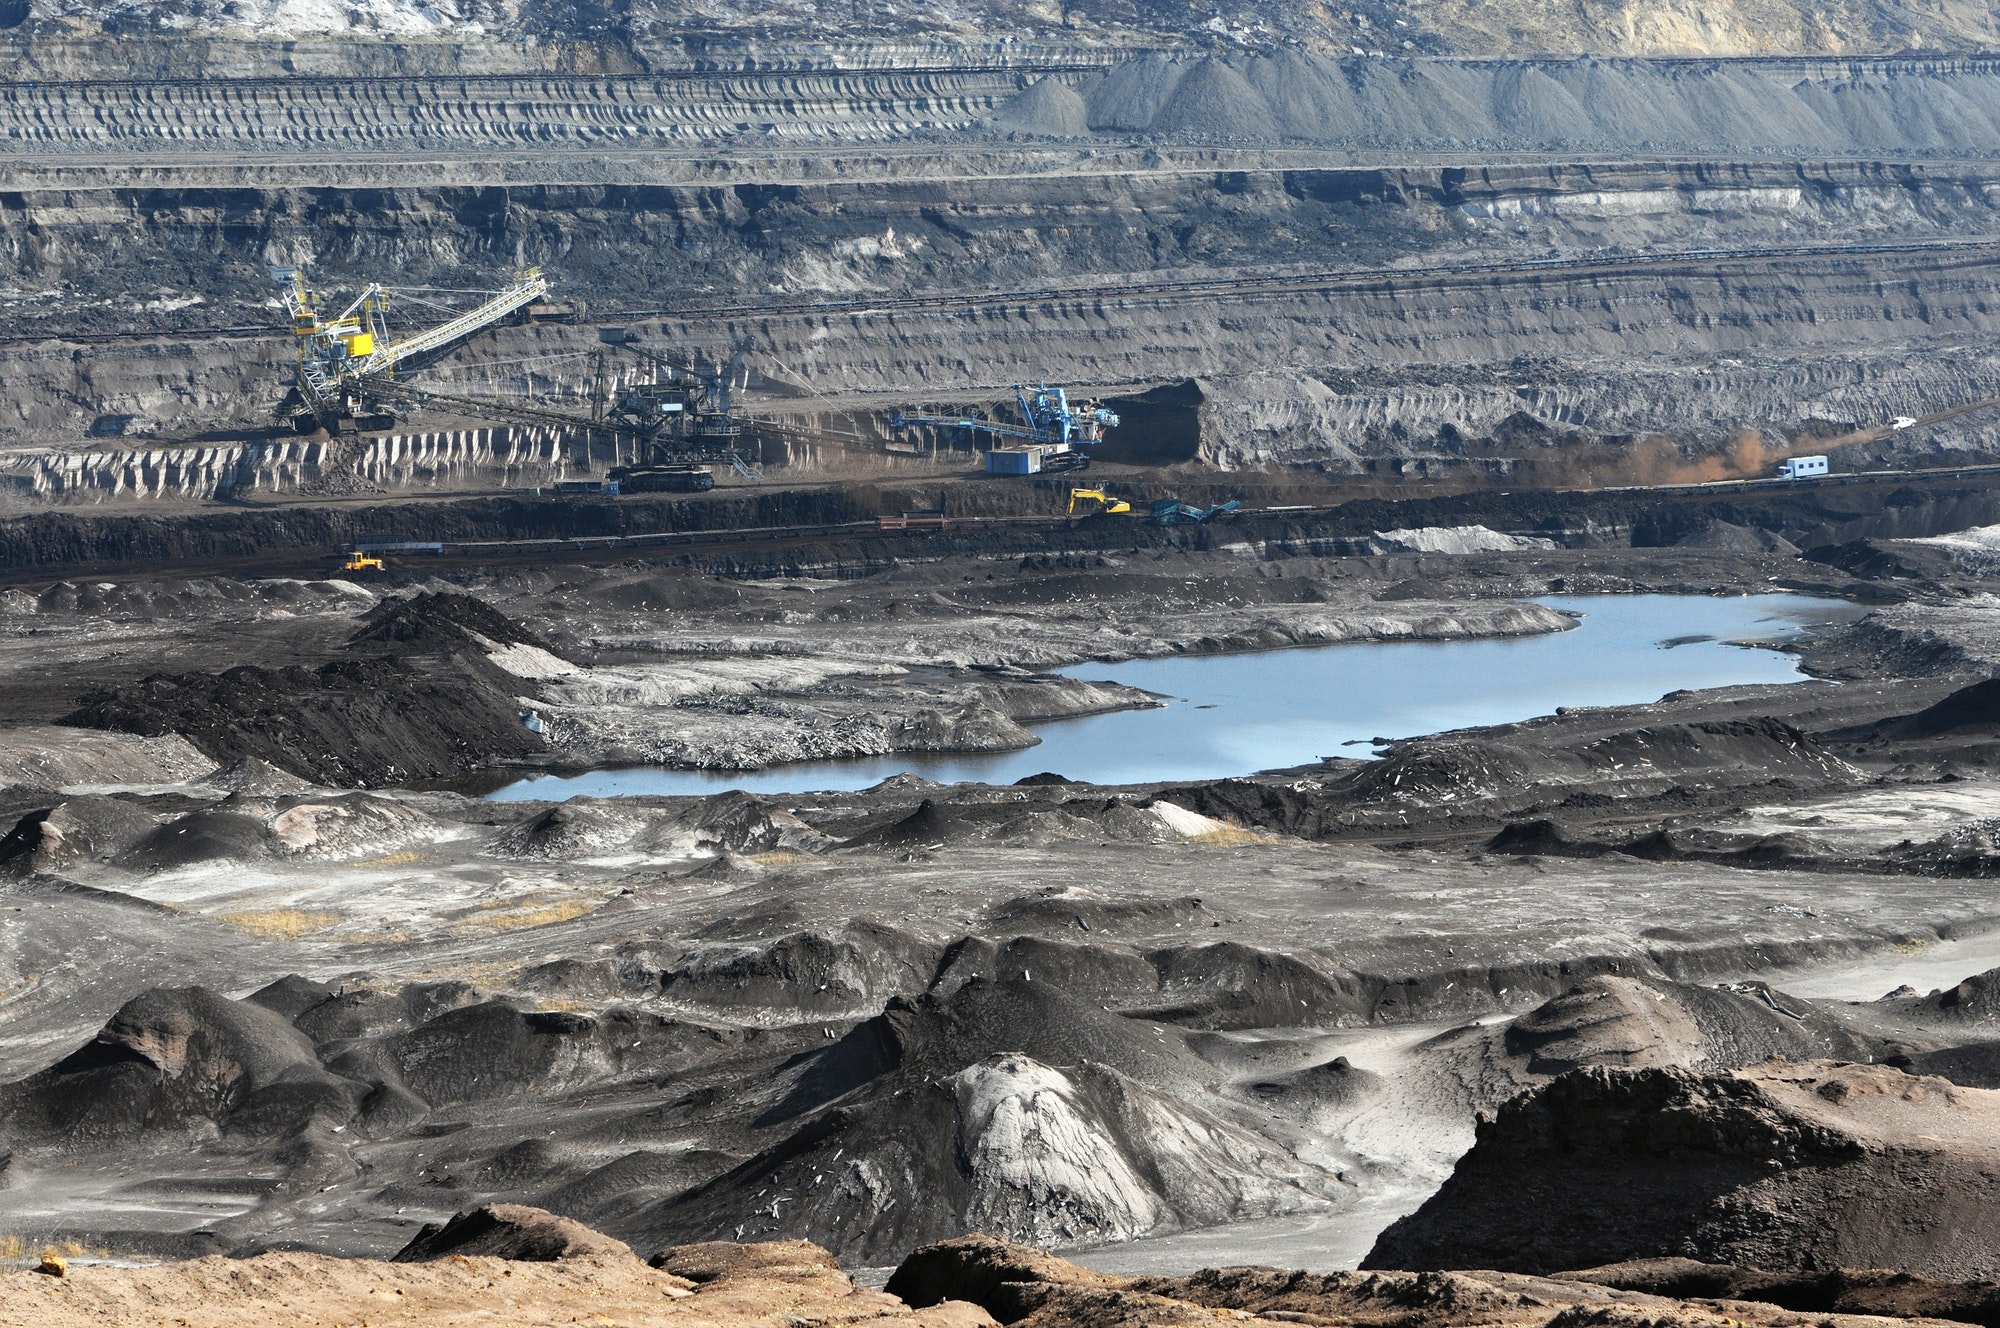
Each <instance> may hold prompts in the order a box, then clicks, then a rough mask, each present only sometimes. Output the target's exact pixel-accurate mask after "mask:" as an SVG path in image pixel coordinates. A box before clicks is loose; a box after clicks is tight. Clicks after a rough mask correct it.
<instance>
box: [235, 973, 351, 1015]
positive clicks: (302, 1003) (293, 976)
mask: <svg viewBox="0 0 2000 1328" xmlns="http://www.w3.org/2000/svg"><path fill="white" fill-rule="evenodd" d="M333 994H334V989H333V988H332V987H329V986H328V985H327V984H325V983H324V982H314V981H313V980H312V979H310V978H304V977H300V976H299V975H298V974H297V973H288V974H286V975H285V976H284V977H281V978H279V979H278V980H277V981H276V982H273V983H269V984H268V985H266V986H263V987H259V988H258V989H257V990H256V991H253V992H251V993H250V994H249V995H248V996H245V997H244V998H243V999H244V1000H246V1001H250V1002H252V1003H253V1004H256V1005H261V1006H263V1007H264V1008H265V1009H266V1010H269V1011H271V1012H272V1013H274V1014H276V1015H278V1016H279V1017H280V1018H282V1019H287V1020H296V1019H297V1018H298V1017H299V1016H300V1015H302V1014H304V1013H305V1012H306V1011H307V1010H310V1009H312V1008H313V1007H314V1006H315V1005H318V1004H320V1003H321V1002H323V1001H325V1000H326V999H327V998H328V997H330V996H332V995H333Z"/></svg>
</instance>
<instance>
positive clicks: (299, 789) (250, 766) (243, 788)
mask: <svg viewBox="0 0 2000 1328" xmlns="http://www.w3.org/2000/svg"><path fill="white" fill-rule="evenodd" d="M201 782H202V783H204V784H206V785H208V786H209V787H210V788H219V789H228V790H229V791H230V792H232V793H254V794H260V795H262V796H264V797H287V796H291V795H294V794H300V793H310V792H312V791H313V786H312V785H311V784H308V783H307V782H306V781H305V780H303V779H300V778H299V777H298V776H297V775H294V774H291V773H290V772H288V771H284V770H280V769H278V767H276V766H274V765H272V764H271V763H270V762H268V761H260V760H258V759H257V758H256V757H254V756H245V757H242V758H240V759H238V760H235V761H232V762H230V763H229V764H228V765H225V766H222V767H221V768H219V769H217V770H216V771H215V773H213V774H209V775H203V776H202V778H201Z"/></svg>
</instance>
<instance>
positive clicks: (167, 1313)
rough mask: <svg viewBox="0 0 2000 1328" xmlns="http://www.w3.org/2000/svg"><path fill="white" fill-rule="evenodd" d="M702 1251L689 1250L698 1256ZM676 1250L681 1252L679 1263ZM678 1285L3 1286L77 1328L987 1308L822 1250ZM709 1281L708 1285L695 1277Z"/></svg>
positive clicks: (409, 1275) (543, 1281) (22, 1309)
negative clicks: (856, 1273) (854, 1277)
mask: <svg viewBox="0 0 2000 1328" xmlns="http://www.w3.org/2000/svg"><path fill="white" fill-rule="evenodd" d="M702 1250H703V1247H691V1248H690V1249H689V1250H688V1251H687V1252H686V1253H688V1254H689V1255H691V1256H699V1255H700V1253H701V1252H702ZM675 1253H680V1252H678V1251H677V1252H675ZM690 1265H691V1266H689V1267H688V1269H687V1271H688V1272H690V1273H692V1274H693V1277H682V1276H679V1275H678V1274H676V1273H674V1272H671V1271H668V1269H669V1268H671V1267H674V1266H678V1265H676V1264H674V1263H673V1262H672V1261H671V1260H669V1261H668V1267H667V1268H658V1269H656V1268H649V1267H647V1266H646V1265H645V1264H643V1263H641V1262H640V1261H639V1260H638V1259H636V1258H633V1257H632V1256H630V1255H629V1254H615V1253H605V1254H586V1255H582V1256H579V1257H577V1258H573V1259H566V1260H563V1261H560V1262H523V1261H517V1260H510V1259H498V1258H489V1257H468V1256H466V1255H450V1256H447V1257H445V1258H443V1259H441V1260H438V1261H435V1262H428V1263H388V1262H383V1261H380V1260H375V1259H332V1258H326V1257H324V1256H321V1255H312V1254H263V1255H259V1256H258V1257H256V1258H254V1259H225V1258H207V1259H196V1260H194V1261H192V1262H189V1263H176V1264H162V1265H159V1266H157V1267H151V1268H108V1267H80V1268H72V1269H70V1270H69V1272H68V1274H67V1275H66V1276H64V1277H60V1278H57V1277H50V1276H46V1275H43V1274H40V1273H33V1272H20V1273H8V1274H5V1275H4V1282H0V1324H4V1325H7V1326H8V1328H16V1326H17V1325H18V1326H19V1328H29V1326H31V1325H32V1328H72V1326H75V1325H84V1324H89V1325H92V1326H93V1328H102V1326H103V1325H112V1324H134V1325H137V1324H146V1325H157V1324H163V1323H164V1324H175V1325H188V1326H189V1328H196V1326H198V1328H273V1326H275V1325H284V1326H285V1328H397V1325H405V1324H411V1325H414V1324H422V1325H424V1328H455V1326H456V1325H467V1326H468V1328H469V1326H470V1325H474V1324H478V1325H488V1324H505V1325H507V1326H508V1328H528V1326H529V1325H542V1324H571V1323H589V1324H619V1325H639V1324H666V1323H671V1324H674V1325H676V1328H704V1326H706V1325H727V1324H762V1323H773V1324H777V1323H784V1324H802V1323H812V1324H816V1325H825V1326H826V1328H833V1326H834V1325H850V1324H853V1325H858V1324H863V1323H867V1322H869V1321H871V1320H877V1319H894V1320H896V1321H897V1323H898V1325H907V1326H908V1328H919V1326H921V1328H981V1325H989V1324H991V1323H992V1320H991V1319H990V1318H989V1317H988V1316H987V1314H986V1313H985V1311H983V1310H980V1309H977V1308H975V1307H973V1306H971V1305H966V1304H963V1303H960V1302H957V1301H951V1302H947V1303H944V1304H941V1305H936V1306H933V1307H931V1308H928V1309H924V1310H920V1311H912V1310H911V1309H910V1308H909V1307H908V1306H907V1305H905V1304H904V1303H903V1302H902V1301H900V1300H897V1299H896V1298H895V1297H893V1296H888V1295H884V1294H882V1293H881V1292H878V1291H868V1290H863V1289H861V1288H857V1287H856V1286H855V1285H854V1283H853V1282H852V1281H851V1280H850V1279H849V1278H848V1277H847V1275H846V1274H844V1273H842V1272H841V1271H840V1270H839V1269H838V1268H837V1267H836V1266H835V1265H834V1263H833V1260H832V1258H831V1257H830V1256H829V1255H827V1253H826V1252H825V1251H824V1250H821V1249H819V1248H818V1247H817V1246H813V1245H808V1244H806V1243H804V1242H802V1241H799V1242H784V1243H772V1244H767V1245H757V1246H742V1247H738V1246H729V1247H726V1249H725V1250H723V1251H719V1252H718V1253H717V1255H715V1256H712V1257H709V1258H706V1259H703V1258H699V1257H694V1258H691V1259H690ZM695 1279H703V1280H699V1281H697V1280H695Z"/></svg>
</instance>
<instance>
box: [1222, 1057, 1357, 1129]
mask: <svg viewBox="0 0 2000 1328" xmlns="http://www.w3.org/2000/svg"><path fill="white" fill-rule="evenodd" d="M1387 1082H1388V1081H1387V1080H1385V1079H1384V1078H1383V1077H1382V1076H1381V1075H1379V1074H1375V1073H1373V1072H1371V1071H1368V1070H1363V1069H1358V1068H1356V1067H1355V1066H1354V1065H1353V1064H1352V1063H1350V1062H1349V1061H1348V1059H1347V1057H1345V1056H1335V1057H1334V1058H1333V1059H1332V1060H1330V1061H1324V1062H1322V1063H1320V1064H1318V1065H1308V1066H1305V1067H1304V1068H1302V1069H1297V1070H1292V1071H1289V1072H1287V1073H1284V1074H1272V1075H1265V1076H1263V1077H1261V1078H1257V1079H1249V1080H1245V1081H1244V1082H1242V1083H1240V1084H1236V1085H1233V1086H1232V1088H1233V1091H1234V1092H1236V1093H1237V1094H1238V1095H1239V1096H1241V1097H1243V1098H1246V1099H1248V1100H1249V1101H1251V1102H1257V1103H1261V1104H1263V1105H1265V1106H1268V1107H1271V1108H1274V1109H1276V1110H1277V1111H1279V1112H1282V1113H1283V1114H1284V1116H1285V1117H1286V1118H1287V1119H1289V1120H1297V1121H1303V1122H1305V1123H1306V1124H1307V1125H1310V1126H1313V1127H1316V1128H1326V1127H1327V1126H1328V1125H1330V1124H1331V1123H1332V1121H1333V1119H1334V1118H1335V1117H1337V1116H1341V1115H1345V1114H1347V1113H1348V1112H1349V1111H1350V1110H1351V1109H1352V1108H1353V1106H1354V1105H1355V1104H1356V1103H1358V1102H1360V1101H1362V1100H1363V1099H1365V1098H1368V1097H1371V1096H1373V1095H1374V1094H1376V1093H1377V1092H1379V1091H1381V1089H1382V1088H1383V1087H1384V1086H1385V1085H1386V1084H1387Z"/></svg>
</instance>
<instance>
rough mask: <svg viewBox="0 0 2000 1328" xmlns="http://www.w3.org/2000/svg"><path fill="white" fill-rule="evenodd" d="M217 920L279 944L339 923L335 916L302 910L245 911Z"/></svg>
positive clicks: (319, 911) (224, 915)
mask: <svg viewBox="0 0 2000 1328" xmlns="http://www.w3.org/2000/svg"><path fill="white" fill-rule="evenodd" d="M219 916H220V917H221V918H222V920H223V921H224V922H226V923H228V924H229V925H230V926H232V927H234V928H236V930H238V931H241V932H248V933H249V934H250V935H252V936H262V937H266V938H268V939H271V940H280V941H296V940H297V939H298V938H299V937H301V936H305V935H309V934H310V933H312V932H316V931H325V930H326V929H327V928H328V927H331V926H332V925H333V924H334V923H336V922H338V921H340V914H338V913H327V912H323V911H321V910H319V909H305V908H259V909H246V910H243V911H241V912H237V913H223V914H221V915H219Z"/></svg>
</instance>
